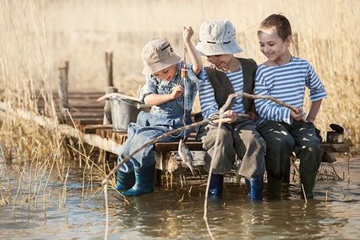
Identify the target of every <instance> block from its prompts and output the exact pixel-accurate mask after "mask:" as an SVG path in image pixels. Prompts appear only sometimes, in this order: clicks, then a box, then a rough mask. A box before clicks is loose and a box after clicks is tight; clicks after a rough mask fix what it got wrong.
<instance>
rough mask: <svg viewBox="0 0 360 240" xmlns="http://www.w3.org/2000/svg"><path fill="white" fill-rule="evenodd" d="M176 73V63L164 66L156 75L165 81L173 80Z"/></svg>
mask: <svg viewBox="0 0 360 240" xmlns="http://www.w3.org/2000/svg"><path fill="white" fill-rule="evenodd" d="M175 75H176V64H175V65H171V66H170V67H167V68H164V69H162V70H160V71H158V72H156V73H154V76H155V77H156V78H158V79H161V80H164V81H171V80H172V79H173V78H174V77H175Z"/></svg>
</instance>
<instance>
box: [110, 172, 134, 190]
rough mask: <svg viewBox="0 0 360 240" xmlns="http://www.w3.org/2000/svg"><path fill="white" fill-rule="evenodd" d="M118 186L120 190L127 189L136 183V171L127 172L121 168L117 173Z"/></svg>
mask: <svg viewBox="0 0 360 240" xmlns="http://www.w3.org/2000/svg"><path fill="white" fill-rule="evenodd" d="M116 179H117V181H116V186H115V189H116V190H118V191H125V190H128V189H130V188H131V187H132V186H134V184H135V174H134V172H133V171H132V172H129V173H125V172H122V171H120V170H118V171H117V173H116Z"/></svg>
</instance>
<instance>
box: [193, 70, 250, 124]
mask: <svg viewBox="0 0 360 240" xmlns="http://www.w3.org/2000/svg"><path fill="white" fill-rule="evenodd" d="M225 74H226V76H227V77H228V78H229V80H230V82H231V84H232V85H233V88H234V91H235V92H242V91H243V85H244V81H243V71H242V69H239V70H238V71H235V72H226V73H225ZM199 78H200V82H199V99H200V107H201V112H202V115H203V118H209V117H211V116H213V115H215V114H217V113H218V112H219V108H220V107H221V106H218V105H217V102H216V100H215V93H214V89H213V87H212V85H211V83H210V80H209V75H208V74H207V72H206V70H205V69H204V68H203V69H202V71H201V73H200V75H199ZM232 110H233V111H234V112H236V113H244V106H243V103H242V98H241V97H239V98H236V100H235V101H234V104H233V106H232Z"/></svg>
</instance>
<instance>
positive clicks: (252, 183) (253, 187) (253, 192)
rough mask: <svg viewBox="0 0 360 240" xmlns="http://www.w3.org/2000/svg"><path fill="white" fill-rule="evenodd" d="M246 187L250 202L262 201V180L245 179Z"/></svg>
mask: <svg viewBox="0 0 360 240" xmlns="http://www.w3.org/2000/svg"><path fill="white" fill-rule="evenodd" d="M245 182H246V186H247V189H248V193H249V199H250V201H262V199H263V187H264V181H263V178H250V179H248V178H246V179H245Z"/></svg>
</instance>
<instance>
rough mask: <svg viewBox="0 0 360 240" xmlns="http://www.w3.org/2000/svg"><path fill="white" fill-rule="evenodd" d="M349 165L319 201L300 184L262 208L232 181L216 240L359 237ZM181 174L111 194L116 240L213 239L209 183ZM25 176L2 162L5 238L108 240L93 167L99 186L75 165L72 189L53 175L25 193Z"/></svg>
mask: <svg viewBox="0 0 360 240" xmlns="http://www.w3.org/2000/svg"><path fill="white" fill-rule="evenodd" d="M349 166H350V171H349V172H348V164H347V160H346V159H342V160H338V161H337V162H335V163H334V167H335V169H336V171H337V173H338V174H339V175H340V176H341V177H343V176H344V177H345V180H346V181H317V184H316V188H315V200H311V201H308V202H307V203H306V202H305V201H304V200H303V199H301V197H300V188H299V186H298V184H296V183H294V184H292V185H291V186H290V187H289V192H288V194H289V195H288V197H287V200H282V201H267V200H266V199H265V200H264V201H263V202H262V203H250V202H249V201H248V199H247V197H246V191H245V187H244V185H241V186H239V185H238V184H235V183H227V184H226V187H225V189H224V197H223V199H222V200H221V201H211V202H208V208H207V220H208V223H209V227H210V230H211V232H212V234H213V236H214V238H215V239H359V237H360V228H359V227H358V225H359V224H360V211H359V210H358V209H360V201H359V200H360V189H359V184H360V177H359V174H358V172H359V168H360V158H359V157H354V158H351V159H350V165H349ZM178 172H179V171H177V172H176V173H175V181H174V185H173V188H172V189H167V188H166V187H165V186H163V187H160V188H159V187H158V188H156V191H155V193H153V194H148V195H144V196H141V197H137V198H127V199H126V200H125V199H124V198H122V197H121V196H120V195H119V194H118V193H117V192H115V191H113V190H110V189H109V190H108V204H109V222H108V232H107V234H108V235H107V236H108V239H211V238H210V235H209V233H208V231H207V228H206V224H205V221H204V220H203V216H204V191H205V187H206V186H205V183H206V179H205V178H204V177H203V179H202V180H199V179H190V178H187V181H186V182H185V183H184V185H183V187H181V185H180V181H177V179H179V176H178ZM18 173H19V171H18V169H17V168H16V166H9V165H8V164H5V163H1V168H0V174H1V185H0V194H1V195H0V200H1V202H2V203H1V205H0V238H1V239H50V238H51V239H104V237H105V232H106V231H105V229H106V211H105V200H104V198H105V196H104V192H103V188H102V187H101V186H100V182H101V180H102V178H103V175H102V174H101V173H100V172H97V171H96V170H95V169H93V170H92V178H91V180H92V182H91V181H90V180H89V179H88V178H85V179H86V180H85V181H83V179H84V177H83V176H84V173H85V171H84V170H83V169H82V168H79V167H78V166H77V164H71V165H70V168H69V173H70V174H69V176H68V179H67V184H66V190H65V189H64V185H63V184H62V181H61V180H60V179H58V177H56V174H52V175H54V176H47V175H44V176H43V177H41V178H38V180H37V181H34V183H33V184H32V185H31V188H29V185H28V186H27V187H23V188H21V191H20V193H19V194H18V195H17V189H18V181H17V180H16V179H19V178H18ZM26 176H27V175H26V174H24V179H26ZM348 176H349V177H350V178H349V180H350V181H349V182H348V181H347V180H348ZM48 177H49V179H50V180H49V182H48V183H47V187H46V190H45V191H44V190H43V186H45V185H44V184H45V182H46V181H47V179H48ZM84 186H85V187H84ZM64 193H66V194H64ZM284 194H286V193H284ZM16 195H17V196H18V197H17V202H18V203H17V204H16V205H15V206H14V205H13V204H12V203H13V202H14V200H15V198H16ZM10 196H11V197H10ZM20 200H21V201H22V202H23V203H22V204H20V203H19V202H21V201H20ZM5 202H8V204H5ZM45 203H46V204H45Z"/></svg>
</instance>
